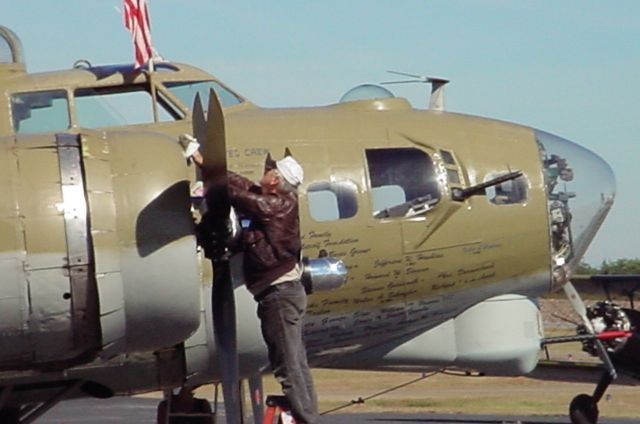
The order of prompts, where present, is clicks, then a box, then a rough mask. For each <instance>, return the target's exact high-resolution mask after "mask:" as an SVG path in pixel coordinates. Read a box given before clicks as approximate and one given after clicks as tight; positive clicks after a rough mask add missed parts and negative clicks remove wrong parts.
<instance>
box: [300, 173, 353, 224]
mask: <svg viewBox="0 0 640 424" xmlns="http://www.w3.org/2000/svg"><path fill="white" fill-rule="evenodd" d="M357 196H358V187H357V186H356V184H355V183H354V182H352V181H348V180H343V181H332V182H317V183H313V184H312V185H310V186H309V188H307V200H308V202H309V212H310V214H311V217H312V218H313V219H314V220H315V221H320V222H322V221H336V220H338V219H347V218H351V217H352V216H354V215H355V214H356V212H358V197H357Z"/></svg>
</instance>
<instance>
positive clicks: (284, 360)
mask: <svg viewBox="0 0 640 424" xmlns="http://www.w3.org/2000/svg"><path fill="white" fill-rule="evenodd" d="M258 299H259V300H258V317H259V318H260V322H261V328H262V336H263V337H264V341H265V343H266V344H267V349H268V351H269V361H270V362H271V367H272V368H273V373H274V375H275V377H276V380H278V382H279V383H280V385H281V386H282V392H283V393H284V395H285V396H286V397H287V399H288V400H289V403H290V404H291V413H292V415H293V417H294V418H295V420H296V423H298V424H315V423H317V422H318V399H317V396H316V392H315V389H314V387H313V377H312V376H311V372H310V371H309V365H308V364H307V352H306V349H305V347H304V343H303V341H302V319H303V318H304V314H305V311H306V309H307V295H306V293H305V292H304V288H303V287H302V284H300V282H299V281H292V282H286V283H282V284H278V285H276V286H274V287H272V288H270V289H268V293H267V294H266V295H264V296H258Z"/></svg>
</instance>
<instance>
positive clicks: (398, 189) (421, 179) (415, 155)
mask: <svg viewBox="0 0 640 424" xmlns="http://www.w3.org/2000/svg"><path fill="white" fill-rule="evenodd" d="M366 157H367V164H368V167H369V179H370V181H371V200H372V204H373V211H374V216H375V217H376V218H394V217H407V216H414V215H418V214H421V213H424V212H426V211H428V210H429V209H431V208H432V207H433V205H435V204H436V203H438V201H439V200H440V188H439V186H438V181H437V178H436V172H435V166H434V164H433V161H432V160H431V158H430V157H429V155H427V154H426V153H425V152H423V151H422V150H418V149H414V148H393V149H368V150H366Z"/></svg>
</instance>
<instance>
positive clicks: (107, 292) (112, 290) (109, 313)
mask: <svg viewBox="0 0 640 424" xmlns="http://www.w3.org/2000/svg"><path fill="white" fill-rule="evenodd" d="M97 286H98V293H99V295H100V325H101V328H102V352H101V353H100V355H101V356H102V357H103V358H105V359H107V358H110V357H112V356H115V355H118V354H121V353H122V352H124V351H125V349H126V339H125V335H126V316H125V303H124V288H123V286H122V275H121V274H120V273H119V272H110V273H106V274H98V276H97Z"/></svg>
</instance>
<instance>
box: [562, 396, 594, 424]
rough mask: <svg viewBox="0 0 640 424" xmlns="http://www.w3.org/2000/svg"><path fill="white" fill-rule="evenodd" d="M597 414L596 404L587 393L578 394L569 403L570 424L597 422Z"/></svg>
mask: <svg viewBox="0 0 640 424" xmlns="http://www.w3.org/2000/svg"><path fill="white" fill-rule="evenodd" d="M598 414H599V411H598V404H597V403H596V402H595V400H594V399H593V397H592V396H589V395H585V394H581V395H578V396H576V397H575V398H573V400H572V401H571V405H569V418H571V423H572V424H597V422H598Z"/></svg>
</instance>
